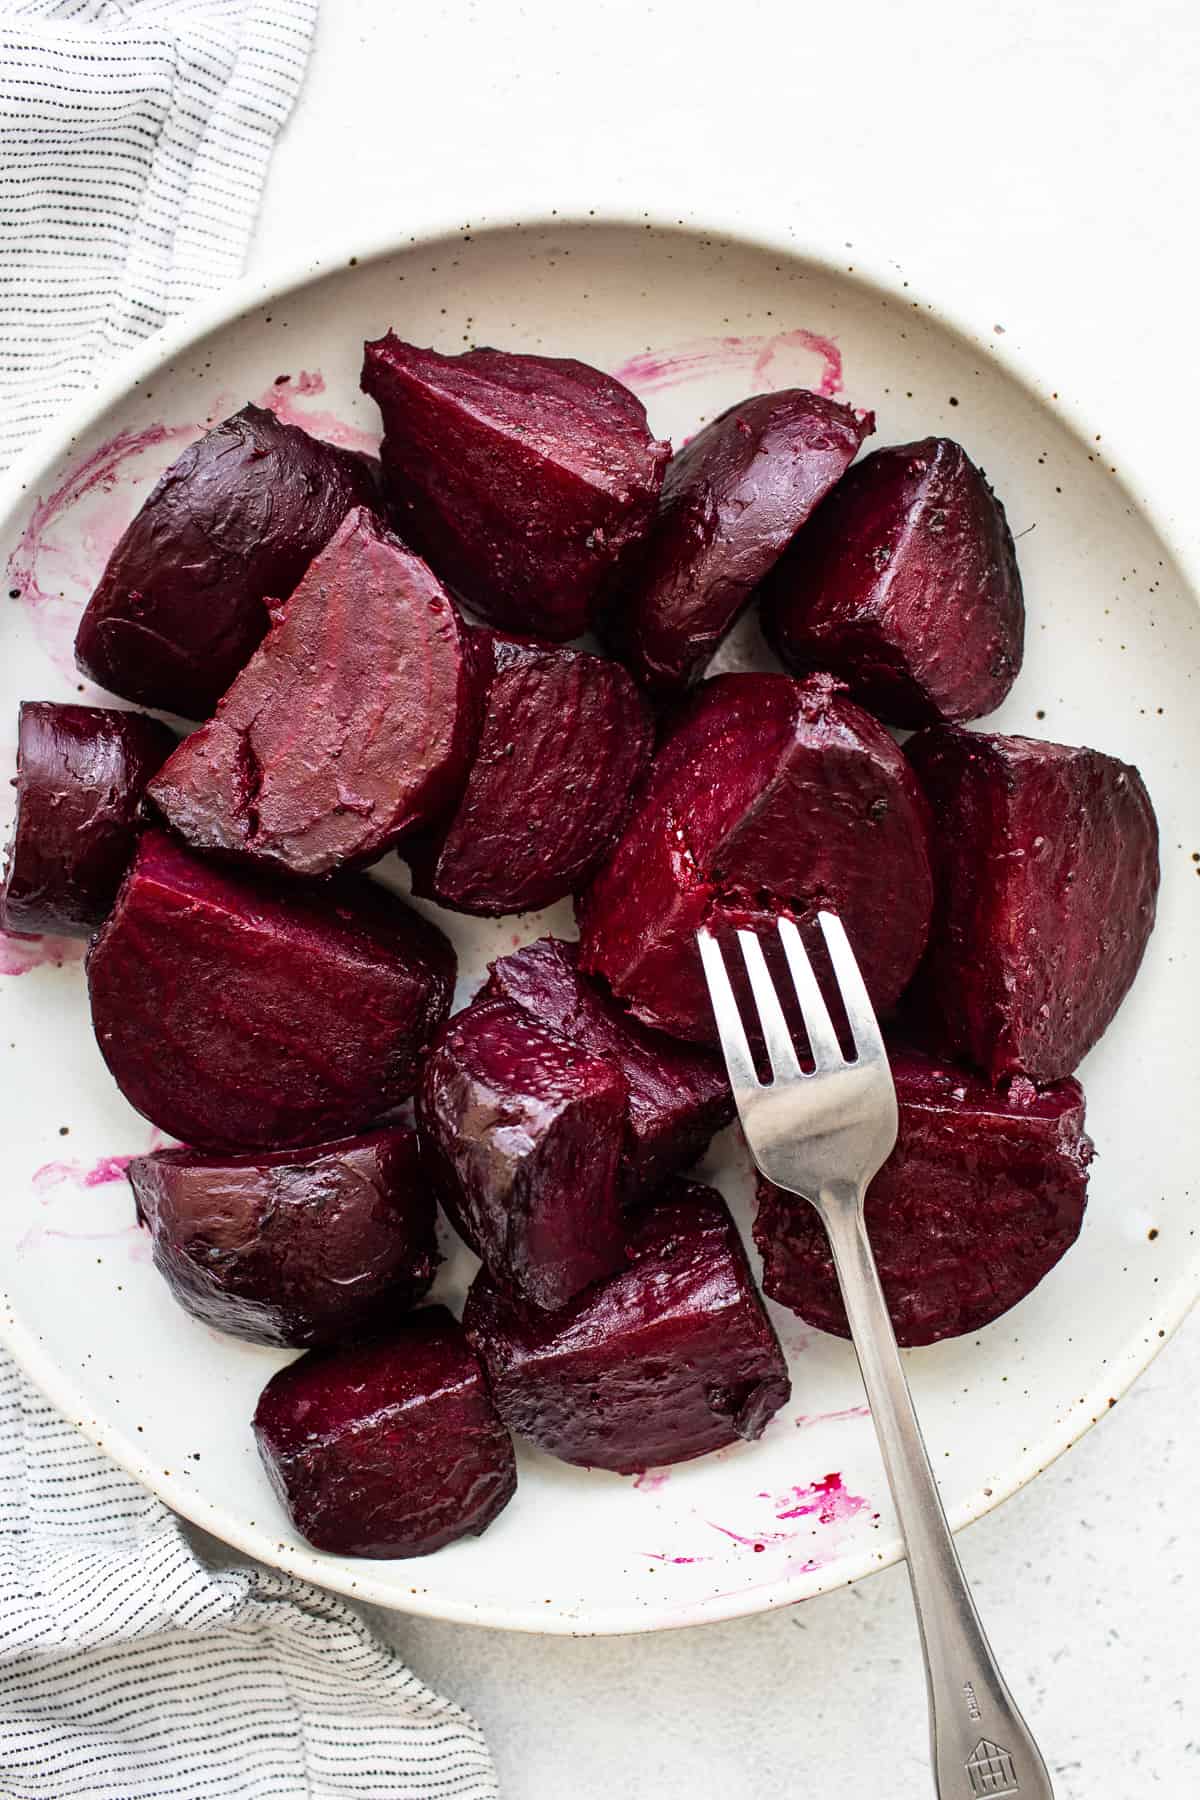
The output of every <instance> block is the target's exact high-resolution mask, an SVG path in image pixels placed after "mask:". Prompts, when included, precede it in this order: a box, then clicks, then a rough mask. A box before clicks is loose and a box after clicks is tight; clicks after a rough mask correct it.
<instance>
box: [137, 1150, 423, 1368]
mask: <svg viewBox="0 0 1200 1800" xmlns="http://www.w3.org/2000/svg"><path fill="white" fill-rule="evenodd" d="M129 1181H130V1185H131V1186H132V1188H133V1192H134V1195H135V1197H136V1199H137V1209H138V1217H139V1218H140V1219H141V1221H142V1223H143V1224H144V1225H146V1226H148V1227H149V1230H150V1235H151V1237H152V1239H153V1242H154V1261H155V1264H156V1265H157V1267H158V1269H159V1271H160V1273H161V1274H162V1275H163V1276H164V1277H165V1279H166V1281H167V1283H168V1285H169V1287H170V1289H171V1292H172V1293H173V1294H174V1296H175V1298H176V1299H177V1300H178V1301H179V1304H180V1305H181V1306H183V1307H184V1308H186V1310H187V1311H188V1312H190V1313H192V1314H193V1315H194V1316H195V1317H196V1318H197V1319H201V1320H203V1321H204V1323H205V1324H206V1325H213V1326H215V1327H216V1328H217V1330H218V1331H228V1332H231V1333H232V1334H233V1335H234V1336H235V1337H241V1338H249V1339H250V1341H251V1342H252V1343H256V1344H294V1345H297V1346H299V1347H303V1346H305V1345H308V1344H333V1343H340V1342H344V1341H346V1340H347V1339H349V1338H353V1337H358V1336H361V1335H362V1334H363V1333H365V1332H367V1331H371V1330H378V1329H380V1328H381V1327H383V1326H385V1325H387V1324H389V1323H394V1322H395V1320H396V1319H397V1317H398V1316H399V1315H400V1314H401V1313H403V1312H404V1311H405V1310H406V1309H407V1308H409V1307H411V1306H415V1305H416V1303H417V1301H418V1300H420V1299H422V1298H423V1297H424V1296H425V1294H426V1293H427V1292H428V1291H429V1286H430V1283H431V1282H432V1281H433V1277H434V1271H435V1270H436V1268H437V1264H438V1253H437V1237H436V1230H435V1221H436V1212H437V1208H436V1204H435V1201H434V1197H433V1189H432V1186H431V1184H430V1182H429V1180H428V1178H427V1176H426V1174H425V1171H424V1170H423V1168H422V1165H421V1156H420V1151H419V1148H418V1144H417V1134H416V1132H415V1131H412V1130H410V1129H408V1128H407V1127H403V1126H397V1127H394V1128H393V1129H390V1130H384V1131H373V1132H369V1133H367V1134H366V1135H365V1136H364V1137H353V1138H339V1139H336V1140H335V1141H334V1142H333V1143H329V1144H318V1145H316V1146H315V1147H314V1148H312V1149H307V1150H277V1151H274V1152H271V1153H266V1154H264V1153H262V1152H259V1153H258V1154H257V1155H250V1156H234V1157H228V1156H226V1157H221V1156H206V1155H204V1154H203V1152H201V1151H198V1150H156V1151H155V1152H154V1153H153V1155H151V1156H135V1157H134V1159H133V1161H132V1162H131V1163H130V1165H129Z"/></svg>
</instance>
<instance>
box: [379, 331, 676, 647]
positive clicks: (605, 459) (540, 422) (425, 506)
mask: <svg viewBox="0 0 1200 1800" xmlns="http://www.w3.org/2000/svg"><path fill="white" fill-rule="evenodd" d="M362 385H363V388H364V390H365V391H366V392H367V393H368V394H370V395H371V397H372V399H373V400H375V401H376V402H377V403H378V405H379V409H380V411H381V413H382V414H383V426H384V444H383V451H382V457H383V468H384V481H385V486H386V488H387V493H388V498H389V500H390V502H391V505H392V508H393V511H394V515H395V518H396V523H397V526H398V528H399V530H400V532H401V535H402V536H403V537H404V539H405V542H406V543H410V544H412V545H413V547H414V549H416V550H419V551H420V553H421V554H422V555H423V556H425V557H428V559H429V562H430V563H431V564H432V566H433V567H434V568H435V569H436V570H437V572H438V574H439V575H440V576H441V577H442V579H443V580H444V581H447V582H449V583H450V585H451V587H453V588H454V589H455V590H456V591H457V592H458V593H459V594H460V595H461V597H462V598H463V599H464V600H465V601H466V602H467V603H468V604H469V605H470V606H472V607H473V608H474V609H475V610H476V611H477V612H479V613H480V614H482V616H483V617H484V618H485V619H487V620H489V621H490V622H491V623H492V624H495V625H500V626H504V627H506V628H507V629H509V630H510V631H519V632H524V633H527V634H529V635H532V636H534V637H544V638H551V639H553V640H555V641H558V642H561V641H562V640H563V639H565V638H573V637H578V636H579V634H580V633H581V632H583V631H585V630H586V629H587V627H588V625H589V624H590V623H591V620H592V618H593V616H594V614H595V612H596V609H597V607H598V605H599V603H600V598H601V595H602V591H603V590H604V588H605V587H606V586H607V585H608V584H609V583H610V582H611V581H612V579H613V577H614V573H615V571H616V570H617V569H618V568H619V567H620V566H621V564H622V563H623V562H624V560H625V559H626V557H627V556H628V555H629V553H630V551H631V549H632V548H634V547H636V546H637V544H638V543H639V542H640V540H641V539H642V538H643V537H644V536H645V533H646V531H647V530H648V529H649V526H650V522H651V520H652V519H653V516H654V509H655V505H656V503H657V500H658V494H659V489H660V488H661V486H662V478H663V470H664V469H665V467H666V463H667V459H668V457H669V456H670V453H671V452H670V445H669V444H664V443H659V442H657V441H656V440H655V439H654V438H652V437H651V435H650V432H649V429H648V427H647V425H646V409H645V407H644V406H643V405H642V404H641V402H640V400H637V399H636V398H635V397H634V395H633V394H631V393H630V392H629V390H628V388H625V387H622V386H621V383H620V382H619V381H614V380H613V378H612V376H611V375H604V374H602V373H601V372H600V370H599V369H592V368H589V367H588V365H587V364H586V363H580V362H572V361H569V360H566V359H562V358H559V357H551V356H515V355H510V354H508V353H507V352H505V351H503V350H489V349H481V350H468V351H466V352H465V353H464V354H463V355H461V356H442V355H440V354H439V353H438V352H437V351H436V350H423V349H420V348H418V346H417V345H415V344H406V343H404V342H402V340H401V339H399V338H398V337H396V336H394V335H393V334H391V333H389V334H388V336H387V337H383V338H380V339H378V340H377V341H376V342H375V343H371V344H368V345H367V346H366V360H365V362H364V364H363V376H362Z"/></svg>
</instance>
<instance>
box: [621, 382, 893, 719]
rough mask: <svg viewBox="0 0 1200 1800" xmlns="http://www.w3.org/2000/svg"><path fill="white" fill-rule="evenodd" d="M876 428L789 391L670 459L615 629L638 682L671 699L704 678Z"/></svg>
mask: <svg viewBox="0 0 1200 1800" xmlns="http://www.w3.org/2000/svg"><path fill="white" fill-rule="evenodd" d="M874 428H875V421H874V418H873V416H872V415H871V414H870V413H863V414H858V413H855V412H853V411H852V410H851V408H850V407H848V406H842V405H841V404H840V403H839V402H838V401H836V400H827V399H826V398H825V397H824V396H823V395H822V394H811V393H808V392H807V391H806V390H805V389H803V388H784V389H782V390H781V391H780V392H778V393H774V394H755V395H754V396H753V397H752V398H751V399H748V400H742V401H739V402H738V404H737V405H736V406H731V407H730V408H729V409H728V410H727V411H726V412H723V413H722V414H721V415H720V417H719V418H716V419H714V420H713V421H712V422H711V424H708V425H706V426H705V427H704V429H703V431H701V432H698V433H697V435H696V436H695V437H694V438H692V440H691V441H690V443H688V444H687V445H686V446H685V448H684V449H682V450H681V451H680V452H679V453H678V455H677V456H675V457H674V458H672V460H671V462H670V463H669V464H668V466H667V473H666V477H665V479H664V481H663V490H662V500H661V502H660V504H659V511H658V517H657V519H656V521H655V524H654V529H653V531H652V533H651V535H650V539H649V542H648V545H647V549H646V556H645V561H644V563H642V564H641V566H640V567H639V571H638V575H637V578H636V580H635V581H634V582H633V583H632V587H631V593H630V595H629V597H628V599H623V600H622V601H620V602H619V603H618V604H617V605H616V606H615V607H614V610H613V616H612V619H611V622H610V627H609V629H610V630H611V633H612V636H613V640H614V643H615V644H617V646H618V647H619V648H620V650H621V652H622V653H623V654H624V656H625V657H626V659H627V660H628V662H629V666H630V668H631V669H632V670H633V672H634V674H635V675H636V676H637V677H638V680H639V681H641V682H643V683H644V684H645V685H646V687H648V688H649V689H651V691H653V692H655V693H671V692H677V691H679V690H681V689H683V688H685V687H687V686H688V685H689V683H690V682H692V681H693V680H695V679H696V677H697V676H699V675H701V674H702V673H703V671H704V666H705V664H706V663H707V662H708V660H709V658H710V657H711V656H712V654H713V652H714V651H715V650H716V648H717V646H718V645H719V644H720V642H721V639H722V638H723V637H724V636H725V634H726V632H727V631H729V630H730V628H731V627H732V626H733V624H734V623H735V621H736V620H737V618H738V616H739V614H740V613H741V612H742V611H743V609H744V608H745V606H746V604H747V602H748V601H749V599H750V596H751V594H752V593H753V592H754V589H755V588H756V587H757V586H758V584H759V582H760V581H762V580H763V578H764V577H765V576H766V575H767V574H768V573H769V571H770V570H771V569H772V568H773V567H774V565H775V563H776V561H777V560H778V558H779V557H780V556H781V555H782V553H783V551H784V550H785V549H786V548H787V546H788V544H789V543H790V542H791V540H792V539H793V538H794V537H795V535H796V533H797V532H798V531H799V530H800V527H801V526H802V525H803V524H804V523H805V521H806V520H807V519H808V518H809V517H810V515H811V514H812V512H813V509H814V508H815V507H816V506H817V505H819V503H820V502H821V501H823V500H824V498H825V496H826V494H828V493H829V490H830V489H831V488H832V487H833V486H834V485H835V483H836V482H837V481H838V480H839V479H840V478H841V476H842V475H844V474H845V472H846V470H847V469H848V468H849V466H850V464H851V463H852V462H853V461H854V458H855V456H856V455H857V454H858V450H859V446H860V445H861V443H862V441H863V439H864V438H865V437H867V436H868V435H869V434H870V433H871V432H872V431H873V430H874Z"/></svg>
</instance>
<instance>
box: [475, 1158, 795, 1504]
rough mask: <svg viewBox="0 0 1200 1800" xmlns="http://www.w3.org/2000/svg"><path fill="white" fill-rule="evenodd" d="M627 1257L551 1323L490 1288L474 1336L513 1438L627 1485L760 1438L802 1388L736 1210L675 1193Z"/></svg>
mask: <svg viewBox="0 0 1200 1800" xmlns="http://www.w3.org/2000/svg"><path fill="white" fill-rule="evenodd" d="M627 1250H628V1255H629V1261H630V1267H629V1268H628V1269H625V1270H623V1271H622V1273H621V1274H619V1275H614V1276H613V1277H612V1278H611V1279H610V1280H608V1281H603V1282H599V1283H598V1284H597V1285H596V1286H595V1287H592V1288H589V1289H588V1290H587V1291H586V1293H583V1294H580V1295H579V1296H578V1297H577V1298H576V1299H574V1300H573V1301H571V1303H570V1304H569V1305H567V1306H564V1307H561V1308H560V1309H559V1310H558V1311H557V1312H553V1313H545V1314H542V1315H540V1316H539V1315H537V1314H534V1313H532V1312H531V1311H530V1310H529V1309H528V1308H523V1307H521V1306H520V1305H519V1304H515V1303H514V1302H513V1301H512V1300H510V1299H508V1298H506V1297H505V1295H504V1294H502V1293H501V1292H500V1290H499V1289H498V1288H497V1287H496V1285H495V1283H494V1282H493V1281H492V1280H491V1279H490V1278H489V1276H488V1275H487V1273H486V1271H481V1272H480V1274H479V1275H478V1276H477V1277H476V1279H475V1282H474V1284H473V1286H472V1288H471V1291H470V1294H469V1295H468V1296H467V1306H466V1312H465V1313H464V1315H463V1324H464V1327H465V1329H466V1331H467V1335H468V1337H469V1338H470V1340H471V1342H472V1343H473V1344H474V1346H475V1348H476V1350H477V1351H478V1352H479V1355H480V1356H481V1357H482V1359H483V1361H484V1363H485V1365H486V1367H487V1371H488V1379H489V1381H490V1383H491V1387H492V1392H493V1394H494V1395H495V1399H496V1406H497V1408H498V1410H499V1413H500V1416H501V1418H502V1419H503V1420H504V1422H505V1424H506V1425H508V1426H509V1427H510V1429H511V1430H513V1431H515V1432H517V1433H519V1434H520V1435H521V1436H522V1437H527V1438H530V1439H532V1441H533V1442H534V1443H535V1444H537V1445H538V1446H539V1448H540V1449H542V1450H548V1451H549V1452H550V1454H551V1455H552V1456H559V1457H561V1458H562V1459H563V1460H564V1462H573V1463H583V1464H585V1465H587V1466H590V1467H593V1468H600V1469H615V1470H616V1471H617V1472H618V1473H619V1474H623V1475H629V1474H632V1473H633V1472H634V1471H635V1470H638V1469H645V1468H649V1467H651V1466H654V1465H657V1464H661V1463H673V1462H685V1461H687V1460H688V1459H689V1458H690V1457H693V1456H703V1455H705V1454H706V1452H707V1451H709V1450H718V1449H720V1448H721V1447H722V1446H723V1445H726V1444H732V1443H735V1442H736V1441H737V1439H738V1438H757V1437H760V1436H761V1435H762V1432H763V1429H764V1427H765V1426H766V1423H767V1421H768V1420H769V1419H770V1418H771V1417H772V1415H773V1414H774V1413H776V1412H778V1410H779V1408H780V1407H781V1406H782V1405H783V1404H784V1402H785V1401H786V1400H787V1398H788V1395H789V1393H790V1391H791V1384H790V1382H789V1380H788V1373H787V1364H786V1363H785V1361H784V1358H783V1352H782V1351H781V1350H780V1348H779V1342H778V1339H777V1338H776V1336H775V1332H774V1330H773V1329H772V1326H771V1323H770V1321H769V1319H768V1318H767V1315H766V1313H765V1311H764V1310H763V1305H762V1301H761V1300H760V1299H759V1296H758V1293H757V1291H756V1290H755V1287H754V1283H753V1280H752V1279H751V1275H750V1269H749V1266H748V1264H747V1262H746V1255H745V1252H744V1250H743V1249H742V1244H741V1239H740V1238H739V1237H738V1234H737V1229H736V1227H735V1226H734V1223H733V1220H732V1219H731V1218H730V1216H729V1212H728V1210H727V1208H726V1206H725V1202H724V1201H723V1200H722V1199H721V1197H720V1195H719V1194H717V1193H716V1192H715V1191H714V1190H713V1189H712V1188H707V1187H701V1186H700V1185H699V1184H698V1183H695V1182H684V1181H676V1182H673V1183H671V1184H670V1185H669V1186H668V1187H666V1188H665V1189H663V1191H662V1193H661V1195H660V1196H659V1197H658V1198H657V1199H656V1200H654V1201H653V1202H652V1203H651V1204H650V1205H649V1206H647V1207H645V1208H644V1209H640V1210H639V1211H638V1212H637V1213H636V1214H635V1215H632V1216H631V1218H630V1221H629V1237H628V1241H627Z"/></svg>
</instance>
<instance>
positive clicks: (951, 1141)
mask: <svg viewBox="0 0 1200 1800" xmlns="http://www.w3.org/2000/svg"><path fill="white" fill-rule="evenodd" d="M892 1073H893V1075H894V1076H895V1080H896V1096H897V1099H898V1100H899V1103H900V1135H899V1138H898V1139H897V1141H896V1148H895V1150H894V1151H893V1152H892V1155H891V1157H890V1158H889V1160H888V1161H887V1162H886V1163H885V1164H884V1166H883V1168H882V1169H881V1170H880V1171H879V1174H878V1175H877V1176H876V1177H875V1179H874V1181H873V1182H872V1183H871V1187H870V1189H869V1191H868V1194H867V1226H868V1229H869V1231H870V1236H871V1247H872V1249H873V1250H874V1252H875V1261H876V1263H877V1264H878V1266H879V1275H880V1279H881V1281H882V1282H883V1291H884V1293H885V1295H886V1296H887V1302H888V1309H889V1311H890V1312H891V1315H892V1323H893V1324H894V1325H895V1327H896V1336H897V1338H898V1339H899V1341H900V1343H902V1344H933V1343H936V1342H937V1341H938V1339H939V1338H947V1337H958V1336H960V1335H961V1334H962V1333H963V1332H966V1331H978V1330H979V1329H980V1327H981V1326H983V1325H987V1324H989V1323H990V1321H991V1320H992V1319H996V1318H998V1317H999V1316H1000V1314H1001V1313H1004V1312H1007V1311H1008V1309H1009V1307H1010V1306H1015V1305H1016V1303H1017V1301H1018V1300H1021V1299H1023V1298H1024V1297H1025V1295H1026V1294H1028V1293H1030V1292H1031V1291H1032V1290H1033V1289H1034V1288H1035V1287H1036V1286H1037V1284H1038V1282H1039V1281H1040V1280H1041V1279H1042V1277H1043V1276H1044V1275H1046V1274H1047V1273H1048V1272H1049V1271H1050V1270H1051V1269H1052V1268H1053V1267H1054V1265H1055V1263H1056V1262H1057V1261H1058V1259H1059V1257H1060V1256H1062V1254H1063V1252H1064V1251H1065V1250H1068V1249H1069V1248H1070V1246H1071V1245H1072V1244H1073V1243H1074V1242H1075V1239H1076V1238H1077V1237H1078V1235H1079V1227H1080V1225H1081V1224H1082V1223H1083V1209H1084V1206H1085V1204H1086V1201H1087V1183H1088V1163H1089V1162H1090V1161H1091V1155H1092V1145H1091V1140H1090V1139H1089V1138H1088V1137H1087V1136H1086V1134H1085V1132H1084V1129H1083V1090H1082V1089H1081V1088H1080V1086H1079V1083H1078V1082H1077V1081H1060V1082H1058V1083H1057V1084H1056V1085H1055V1086H1053V1087H1049V1088H1045V1089H1043V1090H1042V1092H1040V1093H1039V1092H1038V1090H1037V1089H1036V1088H1035V1087H1034V1085H1033V1083H1032V1082H1031V1081H1027V1080H1026V1079H1025V1078H1024V1077H1023V1076H1021V1077H1018V1078H1017V1079H1016V1080H1015V1081H1013V1082H1011V1083H1010V1084H1009V1086H1008V1088H1007V1089H1005V1090H1001V1089H998V1088H991V1087H989V1086H988V1084H987V1083H986V1082H985V1081H981V1080H980V1078H979V1077H978V1076H977V1075H971V1074H967V1073H965V1072H964V1071H963V1070H962V1069H956V1068H953V1067H951V1066H949V1065H948V1064H945V1063H937V1062H934V1061H931V1060H930V1059H929V1058H927V1057H923V1056H919V1055H916V1054H915V1053H913V1052H907V1053H900V1054H897V1055H895V1056H893V1058H892ZM754 1239H755V1242H756V1243H757V1245H758V1247H759V1249H760V1250H761V1251H762V1254H763V1268H764V1274H763V1286H764V1287H765V1288H766V1291H767V1293H768V1294H770V1295H771V1297H772V1298H773V1299H775V1300H779V1301H781V1302H782V1303H783V1305H784V1306H790V1307H791V1308H792V1310H793V1311H794V1312H797V1313H799V1314H800V1317H801V1318H802V1319H806V1320H807V1321H808V1323H809V1324H810V1325H817V1326H819V1327H820V1328H821V1330H822V1331H835V1332H837V1333H838V1335H839V1336H841V1337H848V1336H849V1335H850V1333H849V1330H848V1327H847V1324H846V1313H845V1309H844V1308H843V1306H842V1301H841V1296H840V1294H839V1292H838V1284H837V1277H836V1276H835V1274H834V1270H833V1260H832V1257H831V1256H830V1253H829V1243H828V1240H827V1239H826V1236H825V1231H824V1228H823V1226H822V1225H821V1222H820V1220H819V1219H818V1218H817V1215H816V1212H815V1210H814V1209H813V1208H812V1207H811V1206H809V1205H808V1203H807V1202H806V1201H804V1200H799V1199H797V1198H796V1196H795V1195H793V1194H785V1193H782V1192H781V1191H780V1190H779V1189H778V1188H773V1187H772V1186H771V1185H770V1183H769V1182H766V1181H763V1180H761V1178H760V1181H759V1210H758V1219H757V1222H756V1224H755V1227H754Z"/></svg>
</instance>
